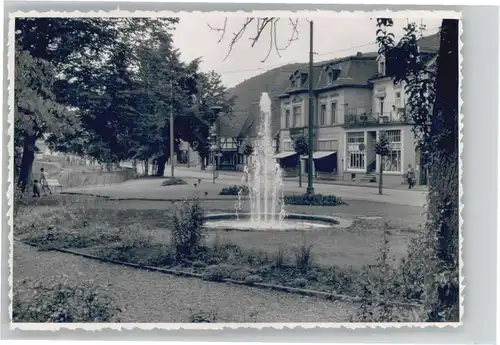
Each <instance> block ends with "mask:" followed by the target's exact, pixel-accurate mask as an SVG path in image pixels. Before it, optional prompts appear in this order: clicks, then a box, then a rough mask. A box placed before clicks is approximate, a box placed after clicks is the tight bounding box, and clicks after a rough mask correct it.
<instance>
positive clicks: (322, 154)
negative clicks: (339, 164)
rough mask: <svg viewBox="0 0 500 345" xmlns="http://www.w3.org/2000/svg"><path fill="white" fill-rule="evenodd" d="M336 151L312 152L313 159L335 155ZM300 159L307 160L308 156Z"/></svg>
mask: <svg viewBox="0 0 500 345" xmlns="http://www.w3.org/2000/svg"><path fill="white" fill-rule="evenodd" d="M336 153H337V151H316V152H313V159H322V158H326V157H329V156H332V155H334V154H336ZM300 158H301V159H309V156H302V157H300Z"/></svg>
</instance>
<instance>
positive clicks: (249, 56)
mask: <svg viewBox="0 0 500 345" xmlns="http://www.w3.org/2000/svg"><path fill="white" fill-rule="evenodd" d="M229 15H231V14H229ZM225 18H226V15H225V14H211V13H204V14H203V15H196V14H183V15H181V16H180V22H179V24H178V25H177V27H176V30H175V31H174V45H175V47H177V48H179V50H180V52H181V57H182V59H183V60H184V61H190V60H193V59H195V58H198V57H201V58H202V60H203V62H202V65H201V68H202V70H203V71H209V70H214V71H215V72H217V73H219V74H220V75H221V76H222V81H223V83H224V84H225V85H226V86H227V87H232V86H235V85H237V84H239V83H241V82H243V81H244V80H246V79H249V78H251V77H253V76H256V75H258V74H261V73H264V72H265V71H266V70H269V69H272V68H275V67H279V66H282V65H286V64H288V63H294V62H307V61H308V59H309V22H308V21H307V18H306V17H302V16H301V17H294V18H297V19H298V31H299V35H298V39H297V40H295V41H293V42H292V43H291V44H290V45H289V46H288V48H286V49H285V50H281V51H280V55H281V56H279V55H278V53H277V52H276V51H275V50H274V49H273V51H271V54H270V56H269V57H268V58H267V60H266V61H265V62H262V60H263V59H264V58H265V57H266V55H267V52H268V50H269V46H270V42H271V38H270V32H269V30H267V29H266V30H265V31H264V32H263V34H262V36H261V37H260V39H259V41H258V42H257V44H256V45H255V46H254V47H251V41H250V38H251V37H252V36H254V35H255V33H256V24H255V25H252V26H249V27H248V29H247V31H246V32H245V34H244V35H243V37H242V38H241V39H240V40H239V42H238V43H237V44H236V45H235V46H234V48H233V50H232V52H231V53H230V55H229V56H228V57H227V59H225V60H224V57H225V56H226V54H227V52H228V50H229V42H230V41H231V38H232V35H233V34H234V33H235V32H237V31H238V30H239V28H240V27H241V26H242V24H243V23H244V21H245V17H242V16H241V15H240V16H234V17H233V16H231V17H227V24H226V33H225V36H224V38H223V40H222V41H221V42H220V43H218V41H219V39H220V37H221V33H220V32H217V31H214V30H211V29H210V27H209V26H208V25H210V26H211V27H212V28H221V27H223V26H224V20H225ZM408 22H416V23H417V24H424V25H425V26H426V32H427V33H426V35H427V34H428V35H430V34H435V33H436V32H438V30H439V26H440V25H441V18H439V17H437V16H427V17H423V16H420V17H413V18H408V19H406V18H396V19H394V27H393V28H392V32H393V33H394V34H395V36H396V38H400V37H401V36H402V34H403V27H405V26H406V25H407V23H408ZM375 24H376V22H375V20H371V19H370V18H369V17H368V16H367V17H364V18H360V17H357V18H349V17H326V16H322V17H318V18H316V17H315V18H314V40H313V43H314V49H313V50H314V52H315V55H314V60H315V62H319V61H323V60H330V59H334V58H338V57H342V56H348V55H353V54H356V53H357V52H362V53H366V52H374V51H377V44H376V43H375V38H376V27H375ZM291 34H292V27H291V26H290V24H289V17H280V20H279V21H278V23H277V25H276V41H277V42H278V47H279V48H283V47H285V46H286V44H287V42H288V39H289V36H290V35H291Z"/></svg>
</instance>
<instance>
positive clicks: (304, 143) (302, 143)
mask: <svg viewBox="0 0 500 345" xmlns="http://www.w3.org/2000/svg"><path fill="white" fill-rule="evenodd" d="M293 149H294V150H295V152H296V153H297V154H298V155H299V163H298V170H299V187H302V167H301V165H302V164H301V157H302V156H305V155H307V154H308V153H309V141H308V138H307V136H305V135H304V134H301V135H298V136H297V137H295V139H294V140H293ZM308 159H311V157H309V158H308Z"/></svg>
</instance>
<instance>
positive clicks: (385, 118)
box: [344, 109, 412, 127]
mask: <svg viewBox="0 0 500 345" xmlns="http://www.w3.org/2000/svg"><path fill="white" fill-rule="evenodd" d="M411 123H412V121H411V119H410V118H409V117H408V116H407V113H406V112H405V111H404V109H398V110H394V111H390V112H384V113H364V114H346V116H345V119H344V127H363V126H383V125H390V124H411Z"/></svg>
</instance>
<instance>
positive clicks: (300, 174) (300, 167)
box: [298, 156, 302, 187]
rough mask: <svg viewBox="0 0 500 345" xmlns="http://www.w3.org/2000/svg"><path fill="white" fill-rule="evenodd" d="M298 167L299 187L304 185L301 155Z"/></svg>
mask: <svg viewBox="0 0 500 345" xmlns="http://www.w3.org/2000/svg"><path fill="white" fill-rule="evenodd" d="M298 169H299V187H302V160H301V158H300V156H299V164H298Z"/></svg>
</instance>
